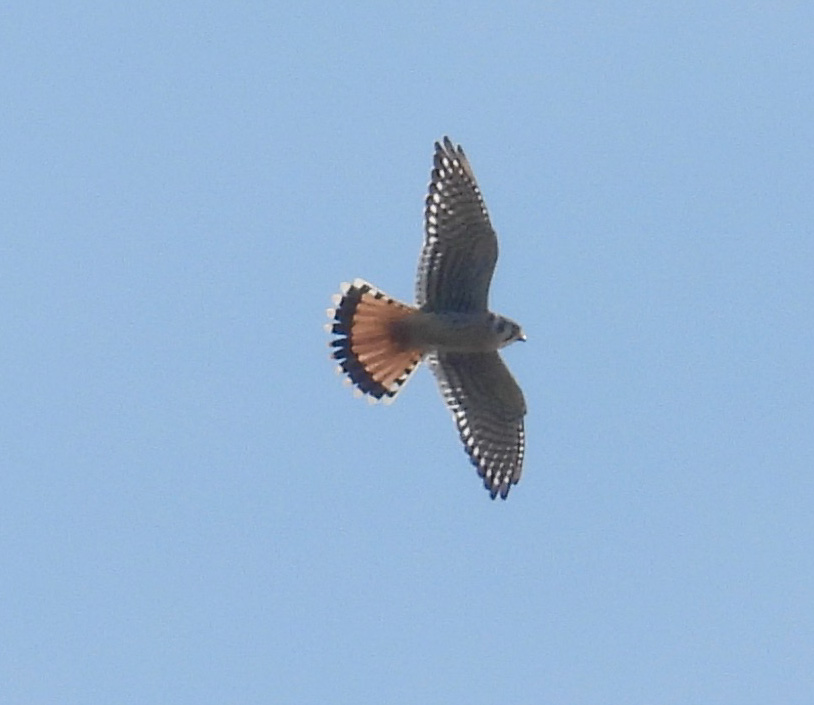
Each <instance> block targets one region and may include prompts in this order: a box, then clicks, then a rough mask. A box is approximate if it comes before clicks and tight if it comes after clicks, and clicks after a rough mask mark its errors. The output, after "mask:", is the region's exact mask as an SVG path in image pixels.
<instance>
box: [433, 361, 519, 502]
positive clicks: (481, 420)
mask: <svg viewBox="0 0 814 705" xmlns="http://www.w3.org/2000/svg"><path fill="white" fill-rule="evenodd" d="M427 362H428V364H429V365H430V368H431V369H432V371H433V372H434V373H435V376H436V378H437V379H438V385H439V387H440V388H441V394H442V395H443V397H444V401H446V403H447V406H448V407H449V410H450V411H451V412H452V415H453V417H454V418H455V424H456V425H457V427H458V432H459V434H460V436H461V441H462V442H463V444H464V449H465V450H466V452H467V453H468V454H469V457H470V459H471V460H472V464H473V465H474V466H475V467H476V468H477V469H478V474H479V475H480V476H481V477H482V478H483V484H484V486H485V487H486V489H487V490H489V493H490V494H491V496H492V499H494V498H495V497H496V496H497V495H498V494H499V495H500V496H501V497H502V498H503V499H506V496H507V495H508V494H509V489H510V488H511V486H512V485H514V484H517V482H518V480H519V479H520V474H521V472H522V470H523V453H524V451H525V432H524V429H523V417H524V416H525V414H526V402H525V399H524V398H523V392H522V391H521V390H520V387H519V386H518V385H517V382H515V381H514V377H512V375H511V372H509V370H508V369H507V368H506V365H504V364H503V360H501V359H500V356H499V355H498V354H497V353H496V352H490V353H475V354H463V353H438V354H433V355H430V356H429V357H428V358H427Z"/></svg>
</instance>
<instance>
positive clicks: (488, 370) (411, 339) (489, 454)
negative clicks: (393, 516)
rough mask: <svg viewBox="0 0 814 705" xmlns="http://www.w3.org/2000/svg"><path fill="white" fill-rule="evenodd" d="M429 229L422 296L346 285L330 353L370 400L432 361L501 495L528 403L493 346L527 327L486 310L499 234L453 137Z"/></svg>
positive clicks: (517, 459) (519, 462) (516, 458)
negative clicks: (408, 297)
mask: <svg viewBox="0 0 814 705" xmlns="http://www.w3.org/2000/svg"><path fill="white" fill-rule="evenodd" d="M424 231H425V236H424V247H423V248H422V251H421V256H420V259H419V267H418V278H417V283H416V299H417V305H416V306H412V305H409V304H405V303H402V302H400V301H396V300H395V299H393V298H391V297H389V296H387V294H385V293H383V292H382V291H380V290H378V289H377V288H376V287H374V286H373V285H372V284H369V283H368V282H366V281H364V280H362V279H357V280H355V281H354V282H353V284H345V285H343V287H342V293H341V294H339V295H337V296H335V297H334V303H335V304H336V308H335V309H329V310H328V315H329V317H330V318H331V319H332V321H333V323H332V324H331V325H330V326H329V330H330V331H331V332H332V333H334V334H335V335H336V336H337V337H336V338H335V339H334V340H333V341H332V343H331V345H332V346H333V348H334V352H333V357H334V358H335V359H336V360H338V361H339V365H340V369H341V370H342V371H343V372H344V373H346V374H347V375H348V378H349V379H350V381H351V382H352V383H353V384H355V385H356V387H357V388H358V389H359V390H360V392H361V393H364V394H368V395H370V396H371V397H372V398H374V399H382V398H384V399H392V398H394V397H395V396H396V394H398V392H399V391H400V390H401V388H402V387H403V386H404V384H405V382H406V381H407V379H409V377H410V375H411V374H412V373H413V372H414V371H415V369H416V368H417V366H418V364H419V363H420V362H421V361H422V360H426V361H427V363H428V364H429V366H430V368H431V369H432V371H433V373H434V374H435V376H436V378H437V380H438V384H439V386H440V389H441V394H442V396H443V397H444V400H445V401H446V403H447V406H448V407H449V409H450V411H451V412H452V414H453V417H454V419H455V422H456V425H457V427H458V431H459V434H460V436H461V440H462V442H463V443H464V448H465V449H466V451H467V453H468V454H469V456H470V458H471V460H472V462H473V464H474V465H475V466H476V467H477V468H478V473H479V474H480V475H481V477H482V478H483V481H484V485H485V486H486V488H487V489H488V490H489V492H490V494H491V496H492V498H495V497H496V496H498V495H500V496H501V497H502V498H504V499H505V498H506V496H507V495H508V492H509V489H510V487H511V485H513V484H516V483H517V481H518V480H519V479H520V474H521V471H522V466H523V455H524V450H525V433H524V428H523V417H524V415H525V413H526V404H525V400H524V399H523V393H522V392H521V391H520V388H519V387H518V385H517V383H516V382H515V381H514V378H513V377H512V375H511V373H510V372H509V371H508V369H506V366H505V365H504V364H503V361H502V360H501V359H500V356H499V355H498V354H497V350H499V349H500V348H502V347H504V346H506V345H508V344H510V343H512V342H514V341H516V340H525V336H524V335H523V332H522V330H521V329H520V326H519V325H517V324H516V323H515V322H514V321H512V320H510V319H508V318H504V317H503V316H499V315H497V314H494V313H492V312H490V311H489V308H488V293H489V284H490V282H491V279H492V273H493V271H494V267H495V263H496V261H497V238H496V236H495V233H494V230H493V229H492V226H491V223H490V222H489V216H488V214H487V212H486V206H485V205H484V203H483V198H482V197H481V193H480V190H479V188H478V186H477V182H476V181H475V176H474V174H473V172H472V168H471V167H470V165H469V162H468V160H467V159H466V156H465V155H464V152H463V150H462V149H461V148H460V146H459V147H454V146H453V144H452V142H451V141H450V140H449V138H444V141H443V143H436V145H435V158H434V168H433V171H432V175H431V179H430V186H429V194H428V196H427V200H426V208H425V216H424Z"/></svg>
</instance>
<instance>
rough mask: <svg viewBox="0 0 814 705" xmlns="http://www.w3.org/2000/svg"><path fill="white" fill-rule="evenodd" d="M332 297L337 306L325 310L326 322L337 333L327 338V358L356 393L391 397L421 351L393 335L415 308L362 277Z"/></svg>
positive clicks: (400, 385)
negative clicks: (409, 346) (411, 348)
mask: <svg viewBox="0 0 814 705" xmlns="http://www.w3.org/2000/svg"><path fill="white" fill-rule="evenodd" d="M333 300H334V303H335V304H336V308H329V309H328V318H330V319H331V320H332V323H329V324H328V325H327V326H326V329H327V330H328V331H329V332H330V333H333V334H334V335H335V336H337V337H336V338H335V339H334V340H332V341H331V343H330V345H331V347H332V348H333V353H331V357H333V358H334V359H336V360H337V361H338V362H339V368H340V370H341V371H342V372H344V373H345V374H347V376H348V378H349V379H350V381H351V382H352V383H353V384H355V385H356V388H357V389H358V390H360V392H363V393H364V394H369V395H370V396H371V397H373V398H375V399H382V398H384V399H385V400H386V401H387V400H392V398H393V397H395V396H396V394H398V393H399V391H400V390H401V388H402V387H403V386H404V384H405V382H407V380H408V379H409V377H410V375H411V374H412V373H413V372H414V371H415V369H416V367H417V366H418V363H419V362H421V358H422V356H423V353H422V352H421V351H420V350H410V349H405V347H404V346H403V345H401V344H399V342H398V339H397V338H398V336H397V335H395V326H394V324H396V323H397V322H398V321H401V320H403V319H405V318H407V317H408V316H410V315H412V314H413V313H415V312H416V310H417V309H416V308H415V307H414V306H408V305H407V304H403V303H401V302H400V301H396V300H395V299H392V298H390V297H389V296H388V295H387V294H385V293H384V292H382V291H379V290H378V289H377V288H376V287H374V286H373V285H372V284H369V283H368V282H366V281H364V280H362V279H356V280H355V281H354V282H353V284H343V285H342V293H341V294H337V295H335V296H334V299H333Z"/></svg>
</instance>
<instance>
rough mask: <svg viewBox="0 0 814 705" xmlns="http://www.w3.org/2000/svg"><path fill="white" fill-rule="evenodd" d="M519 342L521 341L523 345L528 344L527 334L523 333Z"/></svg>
mask: <svg viewBox="0 0 814 705" xmlns="http://www.w3.org/2000/svg"><path fill="white" fill-rule="evenodd" d="M518 340H519V341H520V342H521V343H525V342H526V334H525V333H521V334H520V337H519V338H518Z"/></svg>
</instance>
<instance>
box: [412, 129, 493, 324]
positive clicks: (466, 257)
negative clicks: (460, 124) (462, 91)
mask: <svg viewBox="0 0 814 705" xmlns="http://www.w3.org/2000/svg"><path fill="white" fill-rule="evenodd" d="M496 262H497V237H496V236H495V231H494V230H493V229H492V224H491V223H490V222H489V214H488V213H487V212H486V205H485V204H484V202H483V197H482V196H481V192H480V189H479V188H478V184H477V182H476V181H475V175H474V173H473V172H472V167H471V166H470V165H469V161H468V160H467V158H466V155H465V154H464V151H463V149H461V147H460V145H459V146H458V147H455V146H453V144H452V142H451V141H450V140H449V138H448V137H445V138H444V142H443V144H440V143H438V142H436V143H435V157H434V160H433V170H432V175H431V177H430V185H429V193H428V195H427V201H426V206H425V209H424V247H423V248H422V250H421V257H420V259H419V262H418V281H417V282H416V301H417V302H418V305H419V306H422V307H423V308H424V310H426V311H486V310H487V308H488V298H489V283H490V282H491V281H492V273H493V272H494V270H495V263H496Z"/></svg>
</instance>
